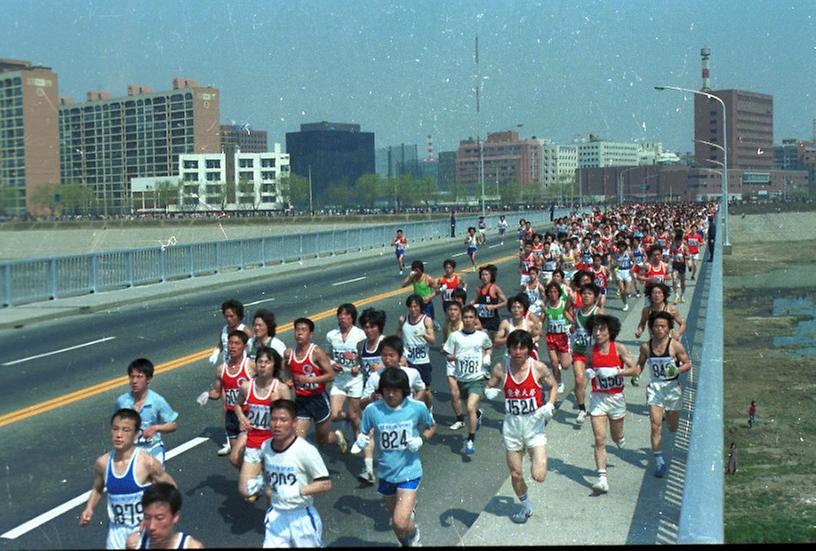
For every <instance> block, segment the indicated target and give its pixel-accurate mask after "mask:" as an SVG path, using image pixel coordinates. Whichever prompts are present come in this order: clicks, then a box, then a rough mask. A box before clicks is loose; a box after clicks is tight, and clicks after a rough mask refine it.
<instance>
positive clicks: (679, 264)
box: [669, 230, 689, 304]
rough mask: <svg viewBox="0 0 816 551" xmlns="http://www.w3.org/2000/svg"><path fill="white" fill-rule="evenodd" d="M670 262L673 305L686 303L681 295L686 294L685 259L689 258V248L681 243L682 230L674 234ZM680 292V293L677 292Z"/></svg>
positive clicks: (670, 249)
mask: <svg viewBox="0 0 816 551" xmlns="http://www.w3.org/2000/svg"><path fill="white" fill-rule="evenodd" d="M669 254H670V255H671V261H672V287H673V288H674V296H675V297H677V298H675V299H674V303H675V304H677V303H683V302H686V300H685V298H683V295H684V294H685V292H686V259H687V258H688V257H689V247H688V245H686V244H685V243H684V242H683V230H677V231H676V232H675V233H674V241H672V244H671V247H670V248H669ZM678 289H679V290H680V293H678V292H677V290H678Z"/></svg>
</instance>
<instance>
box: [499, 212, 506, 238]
mask: <svg viewBox="0 0 816 551" xmlns="http://www.w3.org/2000/svg"><path fill="white" fill-rule="evenodd" d="M506 233H507V220H506V219H505V218H504V215H503V214H501V215H499V239H500V240H501V243H500V244H501V245H504V235H505V234H506Z"/></svg>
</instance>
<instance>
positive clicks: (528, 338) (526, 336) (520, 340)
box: [506, 329, 533, 352]
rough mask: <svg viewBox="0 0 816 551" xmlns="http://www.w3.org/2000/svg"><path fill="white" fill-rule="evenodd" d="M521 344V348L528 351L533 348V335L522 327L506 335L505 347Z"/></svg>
mask: <svg viewBox="0 0 816 551" xmlns="http://www.w3.org/2000/svg"><path fill="white" fill-rule="evenodd" d="M519 345H521V346H522V347H523V348H526V349H527V351H528V352H532V350H533V336H532V335H531V334H530V333H529V332H528V331H525V330H524V329H516V330H515V331H513V332H512V333H510V334H509V335H507V344H506V346H507V349H508V350H510V349H511V348H513V347H514V346H519Z"/></svg>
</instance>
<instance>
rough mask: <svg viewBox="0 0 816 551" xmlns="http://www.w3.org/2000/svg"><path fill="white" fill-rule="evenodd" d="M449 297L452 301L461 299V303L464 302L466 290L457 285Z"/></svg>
mask: <svg viewBox="0 0 816 551" xmlns="http://www.w3.org/2000/svg"><path fill="white" fill-rule="evenodd" d="M451 298H452V299H453V302H456V301H457V300H459V299H461V300H462V304H464V303H465V302H467V291H465V290H464V289H462V288H461V287H457V288H456V289H454V290H453V292H452V293H451Z"/></svg>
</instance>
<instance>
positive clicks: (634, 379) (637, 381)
mask: <svg viewBox="0 0 816 551" xmlns="http://www.w3.org/2000/svg"><path fill="white" fill-rule="evenodd" d="M632 386H640V377H638V376H637V375H635V376H634V377H632Z"/></svg>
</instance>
